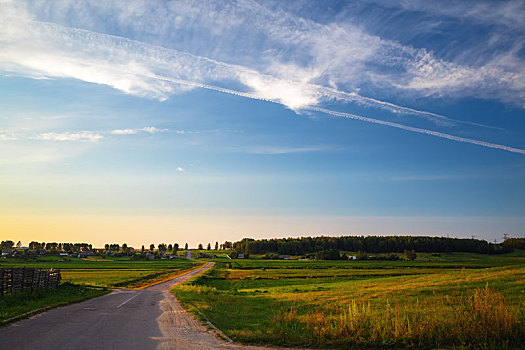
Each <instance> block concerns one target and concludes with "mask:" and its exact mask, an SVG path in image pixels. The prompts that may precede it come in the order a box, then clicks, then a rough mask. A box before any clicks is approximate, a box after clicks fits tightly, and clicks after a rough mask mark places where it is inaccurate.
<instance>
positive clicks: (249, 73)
mask: <svg viewBox="0 0 525 350" xmlns="http://www.w3.org/2000/svg"><path fill="white" fill-rule="evenodd" d="M88 5H89V6H88ZM91 5H92V3H91V2H83V1H80V2H68V1H65V2H62V3H61V4H59V5H56V6H58V7H57V9H56V11H51V10H50V9H51V7H49V6H53V5H45V4H44V5H38V4H36V5H35V4H32V5H31V6H33V7H31V6H28V7H27V8H26V7H25V6H24V5H23V3H20V2H14V1H4V2H2V3H1V4H0V6H1V9H0V10H1V11H0V25H2V28H4V30H3V31H2V32H1V33H0V42H1V43H2V44H1V45H2V49H1V50H0V70H3V71H8V72H14V73H17V74H20V75H24V76H30V77H35V78H41V77H53V78H62V77H68V78H75V79H79V80H82V81H86V82H91V83H97V84H103V85H108V86H111V87H113V88H115V89H118V90H120V91H122V92H124V93H127V94H132V95H135V96H140V97H148V98H155V99H159V100H166V99H167V98H169V96H171V95H173V94H176V93H180V92H183V91H188V90H191V89H194V88H206V89H210V90H215V91H220V92H224V93H229V94H233V95H237V96H242V97H247V98H252V99H259V100H264V101H270V102H274V103H279V104H282V105H284V106H286V107H288V108H290V109H292V110H295V111H301V110H311V111H317V112H322V113H326V114H331V115H334V116H344V117H345V118H350V119H359V120H362V121H367V122H371V123H375V124H382V125H387V126H391V127H395V128H399V129H404V130H407V131H411V132H417V133H422V134H427V135H432V136H436V137H441V138H445V139H449V140H454V141H460V142H468V143H473V144H477V145H480V146H485V147H491V148H497V149H502V150H506V151H511V152H517V153H523V151H522V150H520V149H517V148H513V147H508V146H504V145H497V144H493V143H489V142H484V141H478V140H474V139H469V138H463V137H459V136H454V135H451V134H449V133H443V132H439V131H432V130H429V129H426V128H420V127H413V126H407V125H403V124H400V123H394V122H390V121H383V120H379V119H374V118H368V117H362V116H358V115H354V114H347V113H342V112H338V111H333V110H331V109H327V108H324V107H321V106H323V105H324V104H327V103H332V102H334V101H337V102H343V103H357V104H360V105H364V106H367V107H373V108H380V109H383V110H387V111H390V112H392V113H396V114H403V115H413V116H418V117H423V118H427V119H429V120H432V121H434V122H435V123H436V125H437V126H450V125H455V124H457V123H463V124H470V125H475V126H482V127H485V125H482V124H480V123H475V122H464V121H460V120H455V119H452V118H448V117H446V116H443V115H439V114H436V113H431V112H427V111H419V110H416V109H412V108H409V107H403V106H398V105H395V104H393V103H390V102H386V101H382V100H380V99H376V98H371V97H366V96H361V95H360V94H359V93H358V91H359V88H360V87H361V86H368V87H374V86H378V87H380V88H384V87H388V88H389V89H394V91H396V93H402V92H403V91H416V92H418V93H419V94H420V96H426V95H451V94H457V95H466V96H474V97H485V96H487V95H489V94H490V96H491V97H496V98H500V99H502V100H505V101H510V100H513V101H515V102H517V103H518V104H521V105H525V104H524V100H525V73H524V71H523V69H522V68H520V67H522V66H523V65H522V63H523V62H522V60H521V59H520V58H519V57H518V56H517V54H516V53H514V52H513V51H508V52H507V56H505V57H504V56H499V57H498V58H497V59H494V60H492V61H491V62H485V63H483V64H481V65H480V64H476V65H472V66H469V65H468V64H462V63H457V62H453V61H449V60H446V59H444V58H440V57H436V56H435V55H434V54H433V53H432V52H431V51H428V50H426V49H425V48H413V47H410V46H406V45H402V44H400V43H398V42H395V41H391V40H386V39H383V38H381V37H379V36H376V35H373V34H370V33H367V32H366V31H364V30H363V29H362V28H360V27H358V26H356V25H353V24H351V23H349V22H345V23H342V22H332V23H328V24H321V23H318V22H315V21H313V20H311V19H308V18H303V17H299V16H297V15H293V14H291V13H290V12H287V11H284V10H279V9H275V8H272V9H269V8H267V7H265V6H262V5H260V4H259V3H257V2H253V1H239V2H228V3H199V8H200V11H198V12H195V11H194V8H195V4H194V3H193V2H192V1H181V2H177V3H171V2H170V3H169V4H168V5H167V6H166V8H165V9H164V10H165V11H160V12H159V11H157V10H158V8H157V7H155V6H153V5H151V4H149V3H148V2H144V1H135V2H131V3H130V5H129V6H126V7H125V8H126V9H127V10H126V11H124V12H123V13H122V14H120V12H121V10H122V6H121V5H122V4H121V3H118V2H117V3H112V2H110V3H101V4H95V5H93V6H91ZM72 6H74V7H75V8H76V9H82V11H77V14H76V15H77V16H83V18H81V19H79V23H81V24H82V25H83V26H84V27H85V28H88V29H92V28H94V27H96V26H95V25H93V24H92V23H89V20H90V19H91V20H94V21H95V20H96V16H97V15H98V14H101V13H106V12H107V13H117V12H118V13H119V16H118V19H117V20H116V21H117V23H116V25H117V27H118V28H120V29H121V30H122V31H123V32H127V33H128V35H129V36H130V37H133V39H128V38H124V37H118V36H113V35H107V34H103V33H98V32H94V31H93V30H86V29H77V28H72V27H70V26H68V25H71V23H68V21H70V20H71V19H67V16H65V14H67V13H69V11H68V9H71V7H72ZM28 9H29V10H28ZM52 9H55V8H52ZM31 10H32V11H35V13H36V14H35V13H32V12H31ZM57 13H58V15H57ZM161 13H164V14H161ZM53 16H58V20H57V22H59V23H61V24H55V23H51V22H49V21H47V22H46V21H42V20H41V19H46V18H47V19H49V20H50V19H52V18H51V17H53ZM159 16H161V18H160V19H159ZM162 16H165V18H162ZM35 17H36V18H38V19H39V20H35ZM138 18H140V20H137V19H138ZM248 18H250V20H249V21H248V22H247V19H248ZM159 23H162V25H160V24H159ZM97 24H98V25H100V23H97ZM144 28H149V29H147V30H149V31H150V32H149V34H155V35H157V34H159V36H160V37H161V39H174V38H173V37H169V36H170V35H180V37H179V39H184V38H193V36H192V35H195V30H197V29H199V32H205V33H207V35H205V36H203V40H204V42H203V44H204V45H202V47H199V48H195V47H193V48H190V47H188V46H185V44H184V43H185V42H186V41H185V40H169V41H164V42H165V43H168V42H169V43H170V44H169V45H173V44H171V43H180V45H179V46H180V48H181V49H182V50H178V49H175V48H172V47H170V48H167V47H160V46H156V45H152V44H148V43H146V42H141V41H139V40H136V39H141V38H142V37H145V36H146V37H147V35H144V33H141V32H140V30H144ZM172 33H175V34H172ZM179 33H182V34H179ZM208 34H209V35H208ZM233 37H235V38H236V40H237V39H238V40H240V41H242V43H243V44H245V45H235V46H232V45H231V40H230V39H231V38H233ZM261 37H262V38H264V40H263V41H261V40H260V39H256V38H261ZM161 42H162V40H161ZM191 42H195V40H191ZM208 44H209V45H208ZM240 48H242V50H246V51H243V52H242V54H239V51H235V50H241V49H240ZM184 50H187V51H184ZM190 50H191V51H192V53H190V52H189V51H190ZM232 50H233V51H232ZM285 53H286V54H285ZM205 55H207V56H205ZM226 61H228V63H227V62H226ZM231 87H235V88H231ZM474 88H475V89H474ZM475 94H480V95H479V96H478V95H475ZM139 131H144V132H148V133H157V132H160V131H162V130H160V129H156V128H154V127H146V128H142V129H120V130H114V131H113V132H112V133H113V134H114V135H130V134H134V133H137V132H139ZM42 137H47V138H49V139H57V140H58V139H60V138H63V139H68V138H74V137H79V138H82V137H83V136H73V135H59V134H53V133H50V134H48V135H47V136H42ZM84 138H86V139H89V137H84ZM90 140H91V139H90Z"/></svg>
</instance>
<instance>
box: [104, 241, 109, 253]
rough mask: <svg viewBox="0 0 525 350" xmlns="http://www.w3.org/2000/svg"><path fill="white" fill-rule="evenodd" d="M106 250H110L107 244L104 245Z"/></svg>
mask: <svg viewBox="0 0 525 350" xmlns="http://www.w3.org/2000/svg"><path fill="white" fill-rule="evenodd" d="M104 249H105V250H106V251H108V250H109V244H107V243H106V244H104Z"/></svg>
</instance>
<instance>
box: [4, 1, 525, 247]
mask: <svg viewBox="0 0 525 350" xmlns="http://www.w3.org/2000/svg"><path fill="white" fill-rule="evenodd" d="M0 28H1V29H0V236H1V237H0V239H2V240H5V239H11V240H14V241H18V240H21V241H22V242H23V243H24V244H28V243H29V241H32V240H36V241H40V242H42V241H44V242H50V241H62V242H89V243H92V244H94V245H95V246H103V245H104V244H105V243H121V244H122V243H127V244H128V245H130V246H136V247H139V246H140V245H142V244H145V245H149V244H150V243H154V244H158V243H161V242H165V243H175V242H177V243H179V244H180V245H183V244H184V243H189V244H190V246H196V245H197V244H199V243H202V244H204V245H206V244H207V243H208V242H211V243H212V245H213V243H214V242H215V241H218V242H221V243H222V242H224V241H225V240H229V241H235V240H238V239H241V238H243V237H252V238H272V237H298V236H308V235H310V236H318V235H369V234H370V235H372V234H378V235H393V234H397V235H437V236H450V237H469V238H470V237H472V236H475V237H476V238H480V239H486V240H489V241H497V242H500V241H501V240H502V237H503V235H504V234H507V235H509V236H514V237H523V236H525V34H524V33H525V1H482V0H481V1H461V2H457V1H446V0H445V1H441V2H439V3H438V2H428V1H423V0H412V1H408V0H407V1H382V0H371V1H352V2H349V1H331V0H327V1H277V0H276V1H270V0H269V1H252V0H239V1H186V0H182V1H168V0H165V1H161V0H159V1H149V0H125V1H124V0H115V1H92V0H75V1H73V0H56V1H36V0H34V1H31V0H27V1H21V0H16V1H15V0H0Z"/></svg>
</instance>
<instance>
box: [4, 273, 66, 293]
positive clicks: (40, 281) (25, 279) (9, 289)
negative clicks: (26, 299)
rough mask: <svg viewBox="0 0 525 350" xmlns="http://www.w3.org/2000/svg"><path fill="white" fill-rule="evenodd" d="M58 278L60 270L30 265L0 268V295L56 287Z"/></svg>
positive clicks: (58, 282)
mask: <svg viewBox="0 0 525 350" xmlns="http://www.w3.org/2000/svg"><path fill="white" fill-rule="evenodd" d="M60 280H61V276H60V270H53V269H51V270H45V269H37V268H31V267H18V268H16V267H15V268H13V267H12V268H0V295H4V294H8V293H13V292H20V291H25V290H28V291H34V290H37V289H42V288H53V289H57V288H58V285H59V284H60Z"/></svg>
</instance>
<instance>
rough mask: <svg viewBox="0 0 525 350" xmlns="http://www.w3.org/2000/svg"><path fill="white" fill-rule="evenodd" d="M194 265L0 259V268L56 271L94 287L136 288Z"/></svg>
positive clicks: (95, 259)
mask: <svg viewBox="0 0 525 350" xmlns="http://www.w3.org/2000/svg"><path fill="white" fill-rule="evenodd" d="M197 264H198V263H196V262H192V261H188V260H184V259H175V260H151V261H149V260H130V258H129V257H121V258H112V257H107V258H106V257H105V258H102V257H90V258H88V259H78V258H67V257H66V258H60V257H57V256H46V257H40V258H37V259H35V260H21V259H1V260H0V268H1V267H38V268H44V269H50V268H54V269H60V273H61V275H62V280H63V281H64V282H70V283H74V284H85V285H89V286H98V287H127V288H136V287H140V286H143V285H147V284H151V283H155V282H158V281H161V280H164V279H166V278H168V277H169V276H173V275H176V274H178V273H180V272H181V271H184V270H188V269H191V268H192V267H194V266H196V265H197Z"/></svg>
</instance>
